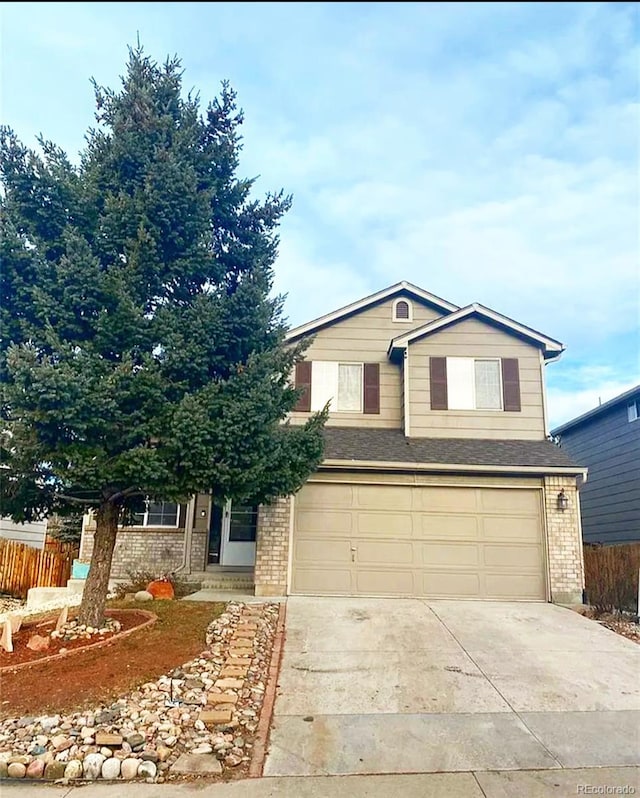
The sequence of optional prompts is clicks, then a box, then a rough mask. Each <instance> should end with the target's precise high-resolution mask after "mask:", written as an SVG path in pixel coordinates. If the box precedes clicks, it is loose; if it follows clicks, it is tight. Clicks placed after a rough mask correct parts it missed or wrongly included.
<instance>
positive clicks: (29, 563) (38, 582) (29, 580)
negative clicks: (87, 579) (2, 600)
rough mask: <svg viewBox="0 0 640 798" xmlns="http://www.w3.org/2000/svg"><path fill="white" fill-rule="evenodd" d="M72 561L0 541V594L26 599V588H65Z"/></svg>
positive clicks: (41, 550) (65, 556)
mask: <svg viewBox="0 0 640 798" xmlns="http://www.w3.org/2000/svg"><path fill="white" fill-rule="evenodd" d="M72 560H73V558H72V557H71V556H69V555H68V554H67V553H59V552H57V551H47V549H46V548H45V549H44V550H43V549H35V548H33V546H26V545H25V544H24V543H16V542H15V541H13V540H4V539H0V593H8V594H9V595H11V596H16V597H17V598H26V597H27V590H29V588H30V587H65V586H66V584H67V579H69V577H70V576H71V563H72Z"/></svg>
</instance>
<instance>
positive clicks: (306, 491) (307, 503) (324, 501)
mask: <svg viewBox="0 0 640 798" xmlns="http://www.w3.org/2000/svg"><path fill="white" fill-rule="evenodd" d="M310 488H311V490H310ZM354 491H355V487H354V486H352V485H344V484H341V483H333V484H331V485H325V484H323V483H321V482H314V483H310V484H308V485H305V486H304V487H303V488H302V490H300V492H299V493H298V494H297V496H296V505H297V506H298V507H299V508H313V509H314V510H315V509H320V510H323V509H325V508H327V507H346V508H351V507H352V506H353V497H354Z"/></svg>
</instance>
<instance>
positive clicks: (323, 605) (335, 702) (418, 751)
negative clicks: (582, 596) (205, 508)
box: [264, 597, 640, 776]
mask: <svg viewBox="0 0 640 798" xmlns="http://www.w3.org/2000/svg"><path fill="white" fill-rule="evenodd" d="M286 630H287V631H286V642H285V647H284V657H283V661H282V669H281V674H280V680H279V694H278V697H277V699H276V703H275V709H274V722H273V727H272V732H271V738H270V750H269V754H268V757H267V760H266V763H265V769H264V775H265V776H305V775H343V774H358V773H373V774H381V773H434V772H448V771H488V770H528V769H534V770H535V769H554V768H583V767H606V766H632V765H638V764H640V646H638V645H637V644H635V643H633V642H631V641H630V640H627V639H625V638H623V637H621V636H619V635H616V634H615V633H614V632H611V631H609V630H607V629H605V628H603V627H601V626H600V625H599V624H597V623H595V622H594V621H590V620H587V619H586V618H583V617H582V616H580V615H578V614H577V613H575V612H572V611H571V610H568V609H564V608H561V607H556V606H553V605H550V604H533V603H531V604H529V603H498V602H475V601H473V602H472V601H464V602H463V601H424V600H419V599H348V598H301V597H300V598H296V597H294V598H290V599H289V600H288V602H287V624H286Z"/></svg>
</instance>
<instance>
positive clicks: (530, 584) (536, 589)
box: [484, 573, 544, 601]
mask: <svg viewBox="0 0 640 798" xmlns="http://www.w3.org/2000/svg"><path fill="white" fill-rule="evenodd" d="M484 581H485V593H486V598H495V599H512V598H513V597H514V596H517V597H518V598H520V599H531V600H534V601H535V600H539V599H540V595H541V593H542V592H543V591H544V581H543V579H542V576H541V575H540V574H531V575H529V576H527V575H524V574H517V575H516V574H492V573H486V574H485V575H484Z"/></svg>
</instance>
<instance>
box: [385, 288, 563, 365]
mask: <svg viewBox="0 0 640 798" xmlns="http://www.w3.org/2000/svg"><path fill="white" fill-rule="evenodd" d="M472 316H476V317H478V318H480V319H482V320H483V321H486V322H488V323H489V324H493V325H494V326H498V327H502V328H503V329H505V330H506V331H507V332H511V333H513V334H514V335H517V336H519V337H520V338H525V339H526V340H528V341H531V342H532V343H534V344H535V345H536V346H539V347H540V348H541V349H542V352H543V355H544V358H545V360H549V359H552V358H557V357H560V355H561V354H562V353H563V352H564V350H565V346H564V344H561V343H560V341H556V340H555V339H554V338H549V337H548V336H546V335H543V334H542V333H540V332H538V331H537V330H534V329H532V328H531V327H527V326H525V325H524V324H520V323H519V322H517V321H514V320H513V319H510V318H509V317H508V316H503V315H502V313H498V312H497V311H495V310H491V308H486V307H485V306H484V305H479V304H478V303H476V302H474V303H473V304H472V305H467V306H466V307H464V308H459V309H458V310H456V311H454V312H452V313H449V314H448V315H446V316H443V317H441V318H439V319H435V320H434V321H430V322H428V323H427V324H423V325H422V326H421V327H417V328H416V329H415V330H410V331H409V332H406V333H403V334H402V335H398V336H396V337H395V338H394V339H393V340H392V341H391V343H390V344H389V355H391V354H392V353H393V352H394V351H397V350H402V349H405V348H406V347H407V346H408V345H409V344H410V343H412V342H413V341H416V340H418V339H420V338H424V337H425V336H427V335H431V334H432V333H435V332H438V331H439V330H442V329H444V328H446V327H449V326H450V325H451V324H456V323H457V322H459V321H462V320H463V319H466V318H470V317H472Z"/></svg>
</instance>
